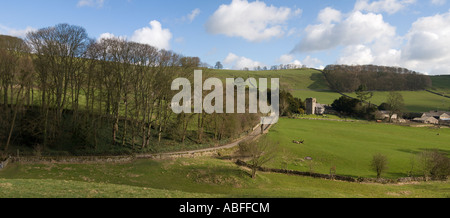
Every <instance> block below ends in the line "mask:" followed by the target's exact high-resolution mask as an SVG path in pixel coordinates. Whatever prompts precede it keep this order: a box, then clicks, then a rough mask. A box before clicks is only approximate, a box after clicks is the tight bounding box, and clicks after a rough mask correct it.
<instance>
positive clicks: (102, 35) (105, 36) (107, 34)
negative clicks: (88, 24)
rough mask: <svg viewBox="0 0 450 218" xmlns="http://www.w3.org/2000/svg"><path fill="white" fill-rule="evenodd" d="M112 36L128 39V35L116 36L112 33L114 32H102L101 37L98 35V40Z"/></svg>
mask: <svg viewBox="0 0 450 218" xmlns="http://www.w3.org/2000/svg"><path fill="white" fill-rule="evenodd" d="M112 38H119V39H123V40H126V39H127V37H126V36H115V35H114V34H112V33H102V34H101V35H100V37H98V39H97V41H100V40H102V39H112Z"/></svg>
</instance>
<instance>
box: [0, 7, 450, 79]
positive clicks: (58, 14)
mask: <svg viewBox="0 0 450 218" xmlns="http://www.w3.org/2000/svg"><path fill="white" fill-rule="evenodd" d="M449 9H450V2H448V1H447V0H340V1H329V0H319V1H299V0H296V1H294V0H277V1H275V0H266V1H251V0H249V1H247V0H233V1H232V0H226V1H213V0H199V1H186V0H166V1H149V0H64V1H61V0H39V1H37V0H15V1H10V0H0V34H8V35H15V36H19V37H23V36H24V35H25V33H26V32H27V31H32V30H36V29H39V28H44V27H48V26H53V25H56V24H59V23H69V24H73V25H79V26H82V27H84V28H86V30H87V32H88V33H89V35H90V37H93V38H97V39H98V38H100V37H111V36H115V37H126V38H127V39H128V40H131V41H137V42H141V43H148V44H151V45H153V46H155V47H158V48H164V49H171V50H173V51H175V52H177V53H180V54H183V55H186V56H198V57H200V58H201V60H202V61H203V62H206V63H208V64H210V65H214V64H215V62H217V61H221V62H222V63H223V64H224V66H225V67H226V68H230V69H240V68H243V67H249V68H253V67H255V66H268V67H270V66H272V65H279V64H289V63H294V64H305V65H307V66H310V67H323V66H326V65H328V64H380V65H391V66H401V67H407V68H409V69H412V70H416V71H419V72H423V73H428V74H450V10H449Z"/></svg>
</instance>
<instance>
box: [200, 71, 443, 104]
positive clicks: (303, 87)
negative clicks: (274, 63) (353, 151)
mask: <svg viewBox="0 0 450 218" xmlns="http://www.w3.org/2000/svg"><path fill="white" fill-rule="evenodd" d="M204 77H217V78H219V79H222V80H225V78H238V77H242V78H244V79H246V78H249V77H253V78H261V77H262V78H280V87H281V88H282V89H286V90H289V91H290V92H291V93H292V94H293V95H294V96H295V97H299V98H301V99H302V100H305V99H306V98H310V97H314V98H316V99H317V101H318V102H319V103H322V104H329V105H331V104H332V103H333V101H334V100H336V99H338V98H339V97H341V95H340V94H339V93H337V92H334V91H333V90H332V89H331V88H330V87H329V86H328V83H327V82H326V79H325V77H324V76H323V74H322V73H321V72H319V71H317V70H313V69H294V70H279V71H236V70H207V71H205V72H204ZM431 79H432V82H433V87H432V88H431V89H432V90H434V91H436V92H439V93H444V94H445V93H449V92H450V76H432V77H431ZM401 93H402V95H403V98H404V100H405V107H406V108H405V109H406V110H407V111H408V112H426V111H430V110H450V99H449V98H444V97H441V96H438V95H435V94H432V93H429V92H426V91H402V92H401ZM346 94H348V95H350V96H352V97H356V95H355V94H354V93H346ZM388 94H389V92H374V96H373V98H372V99H371V100H370V101H371V102H372V103H374V104H377V105H380V104H381V103H383V102H386V98H387V95H388Z"/></svg>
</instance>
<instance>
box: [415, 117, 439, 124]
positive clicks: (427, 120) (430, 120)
mask: <svg viewBox="0 0 450 218" xmlns="http://www.w3.org/2000/svg"><path fill="white" fill-rule="evenodd" d="M414 121H416V122H419V123H426V124H439V120H438V119H436V118H434V117H421V118H414Z"/></svg>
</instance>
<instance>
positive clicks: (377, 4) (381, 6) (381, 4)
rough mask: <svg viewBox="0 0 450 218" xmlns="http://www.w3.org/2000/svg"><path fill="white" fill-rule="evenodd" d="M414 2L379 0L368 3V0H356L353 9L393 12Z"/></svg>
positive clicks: (407, 0) (414, 0) (408, 0)
mask: <svg viewBox="0 0 450 218" xmlns="http://www.w3.org/2000/svg"><path fill="white" fill-rule="evenodd" d="M415 2H416V0H380V1H373V2H371V3H369V0H358V1H357V2H356V4H355V10H357V11H367V12H375V13H381V12H386V13H388V14H395V13H397V12H398V11H400V10H402V9H404V8H405V7H407V6H408V5H410V4H413V3H415Z"/></svg>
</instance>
